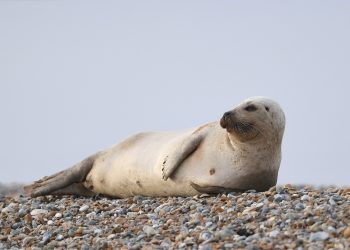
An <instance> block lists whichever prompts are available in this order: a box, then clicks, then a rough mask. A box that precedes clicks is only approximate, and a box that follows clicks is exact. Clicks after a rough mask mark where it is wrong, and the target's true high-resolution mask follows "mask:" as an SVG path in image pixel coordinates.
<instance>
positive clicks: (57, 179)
mask: <svg viewBox="0 0 350 250" xmlns="http://www.w3.org/2000/svg"><path fill="white" fill-rule="evenodd" d="M95 156H96V155H93V156H90V157H88V158H86V159H85V160H83V161H81V162H79V163H77V164H76V165H74V166H73V167H71V168H68V169H66V170H63V171H61V172H59V173H56V174H53V175H50V176H45V177H43V178H41V179H40V180H38V181H35V182H34V183H33V184H31V185H28V186H24V187H23V190H24V193H25V194H26V195H30V196H32V197H37V196H43V195H49V194H54V195H61V194H77V195H84V196H91V195H93V192H91V191H90V190H88V189H87V188H85V187H84V185H83V181H85V178H86V176H87V175H88V173H89V172H90V170H91V169H92V166H93V164H94V161H95V158H96V157H95Z"/></svg>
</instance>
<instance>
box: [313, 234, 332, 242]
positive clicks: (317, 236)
mask: <svg viewBox="0 0 350 250" xmlns="http://www.w3.org/2000/svg"><path fill="white" fill-rule="evenodd" d="M328 238H329V234H328V233H326V232H317V233H311V235H310V241H321V240H327V239H328Z"/></svg>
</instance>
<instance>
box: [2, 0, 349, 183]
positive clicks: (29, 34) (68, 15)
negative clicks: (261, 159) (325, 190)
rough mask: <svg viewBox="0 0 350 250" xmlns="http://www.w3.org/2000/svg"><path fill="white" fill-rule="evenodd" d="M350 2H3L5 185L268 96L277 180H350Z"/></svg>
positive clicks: (206, 118) (3, 167) (342, 181)
mask: <svg viewBox="0 0 350 250" xmlns="http://www.w3.org/2000/svg"><path fill="white" fill-rule="evenodd" d="M349 13H350V2H349V1H202V0H201V1H179V0H177V1H1V2H0V114H1V120H0V162H1V165H0V169H1V175H0V182H11V181H17V182H30V181H33V180H35V179H37V178H39V177H42V176H44V175H48V174H52V173H54V172H56V171H59V170H62V169H64V168H66V167H69V166H70V165H72V164H74V163H76V162H77V161H80V160H81V159H83V158H84V157H86V156H88V155H90V154H92V153H94V152H96V151H97V150H99V149H103V148H106V147H108V146H110V145H112V144H114V143H116V142H117V141H119V140H121V139H123V138H125V137H127V136H129V135H131V134H133V133H136V132H139V131H148V130H177V129H183V128H188V127H193V126H196V125H200V124H203V123H206V122H209V121H213V120H218V119H219V118H220V117H221V116H222V114H223V113H224V112H225V111H227V110H228V109H230V108H232V106H234V105H235V104H237V103H239V102H240V101H242V100H243V99H245V98H247V97H250V96H256V95H263V96H268V97H271V98H273V99H275V100H276V101H278V102H279V103H280V104H281V106H282V107H283V109H284V111H285V113H286V118H287V126H286V131H285V137H284V141H283V159H282V164H281V168H280V173H279V183H280V184H282V183H295V184H297V183H309V184H336V185H349V184H350V183H349V175H350V166H349V157H350V154H349V149H350V146H349V143H350V142H349V141H350V135H349V131H348V128H349V127H350V118H349V108H350V105H349V104H348V102H349V95H350V91H349V83H350V15H349Z"/></svg>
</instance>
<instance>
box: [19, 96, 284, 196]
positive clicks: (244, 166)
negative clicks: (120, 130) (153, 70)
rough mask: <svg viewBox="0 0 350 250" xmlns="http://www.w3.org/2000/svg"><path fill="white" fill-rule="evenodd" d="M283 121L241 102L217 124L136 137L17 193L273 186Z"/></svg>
mask: <svg viewBox="0 0 350 250" xmlns="http://www.w3.org/2000/svg"><path fill="white" fill-rule="evenodd" d="M284 127H285V116H284V113H283V111H282V109H281V107H280V106H279V105H278V104H277V103H276V102H275V101H273V100H271V99H268V98H265V97H252V98H249V99H246V100H244V101H243V102H242V103H240V104H239V105H238V106H236V107H234V108H233V109H232V110H230V111H228V112H225V113H224V114H223V116H222V118H221V119H220V121H215V122H211V123H208V124H206V125H202V126H198V127H195V128H192V129H187V130H184V131H180V132H145V133H139V134H136V135H134V136H131V137H129V138H128V139H126V140H124V141H122V142H121V143H119V144H116V145H114V146H112V147H110V148H108V149H106V150H103V151H100V152H98V153H96V154H94V155H92V156H89V157H87V158H86V159H85V160H83V161H81V162H79V163H77V164H76V165H74V166H73V167H71V168H68V169H66V170H64V171H62V172H59V173H57V174H54V175H51V176H48V177H44V178H42V179H40V180H39V181H36V182H34V183H33V184H31V185H28V186H26V187H25V188H24V191H25V193H26V194H28V195H31V196H33V197H36V196H42V195H49V194H52V195H62V194H75V195H84V196H90V195H95V194H103V195H107V196H111V197H118V198H124V197H130V196H135V195H143V196H192V195H196V194H200V193H219V192H228V191H244V190H249V189H255V190H257V191H264V190H267V189H269V188H270V187H271V186H274V185H275V184H276V182H277V176H278V170H279V166H280V162H281V143H282V138H283V133H284Z"/></svg>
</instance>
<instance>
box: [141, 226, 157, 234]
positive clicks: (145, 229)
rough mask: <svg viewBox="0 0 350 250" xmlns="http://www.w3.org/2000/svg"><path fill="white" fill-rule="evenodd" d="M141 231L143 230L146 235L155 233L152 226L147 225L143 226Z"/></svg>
mask: <svg viewBox="0 0 350 250" xmlns="http://www.w3.org/2000/svg"><path fill="white" fill-rule="evenodd" d="M143 231H144V232H145V233H146V234H147V235H148V236H150V235H155V234H156V230H154V228H153V227H151V226H147V225H146V226H144V227H143Z"/></svg>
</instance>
